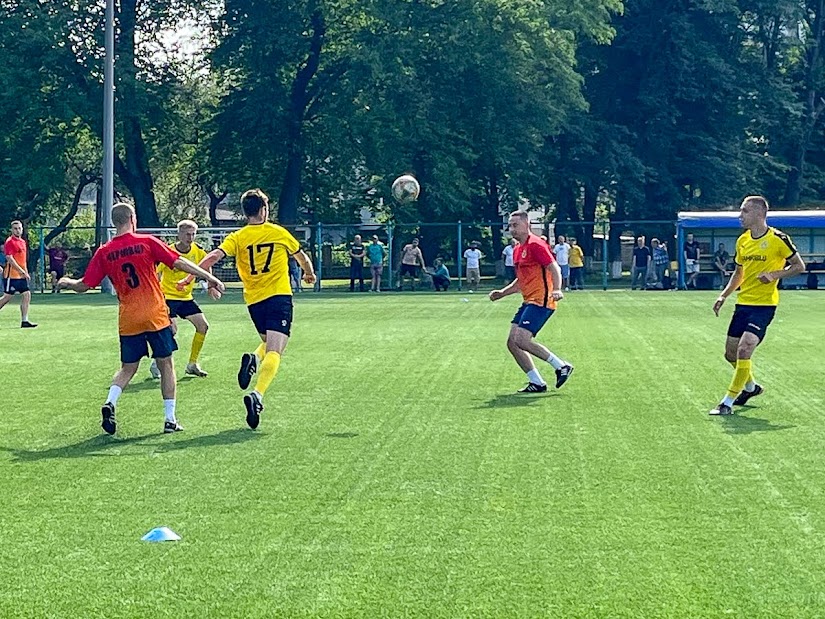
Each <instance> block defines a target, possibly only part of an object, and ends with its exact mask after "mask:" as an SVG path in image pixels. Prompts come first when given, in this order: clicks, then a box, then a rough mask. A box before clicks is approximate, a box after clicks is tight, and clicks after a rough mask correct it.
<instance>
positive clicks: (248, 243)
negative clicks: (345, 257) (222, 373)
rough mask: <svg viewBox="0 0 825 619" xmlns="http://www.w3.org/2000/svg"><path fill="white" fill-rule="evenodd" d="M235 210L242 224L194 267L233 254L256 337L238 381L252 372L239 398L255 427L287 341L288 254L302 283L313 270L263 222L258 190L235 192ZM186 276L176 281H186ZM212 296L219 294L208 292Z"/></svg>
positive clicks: (293, 242)
mask: <svg viewBox="0 0 825 619" xmlns="http://www.w3.org/2000/svg"><path fill="white" fill-rule="evenodd" d="M241 208H243V212H244V214H245V215H246V219H247V224H246V226H244V227H243V228H241V229H240V230H237V231H235V232H233V233H231V234H230V235H229V236H227V237H226V239H225V240H224V242H223V243H221V245H220V247H218V249H215V250H214V251H212V252H211V253H210V254H209V255H208V256H207V257H206V258H205V259H204V260H202V261H201V263H200V266H201V267H202V268H204V269H210V268H212V266H214V265H215V264H217V263H218V262H220V261H221V260H223V259H224V258H225V257H226V256H234V257H235V267H236V268H237V269H238V275H240V278H241V282H243V290H244V293H243V294H244V301H246V304H247V306H248V309H249V315H250V317H251V318H252V322H253V323H254V325H255V328H256V329H257V331H258V334H259V335H260V337H261V340H262V342H261V344H260V345H259V346H258V348H257V349H256V350H255V352H254V353H244V354H243V356H242V357H241V369H240V371H239V372H238V384H239V385H240V387H241V389H244V390H245V389H247V388H248V387H249V383H250V382H251V380H252V376H253V374H255V373H256V372H257V373H258V379H257V381H256V382H255V389H254V390H253V391H251V392H250V393H248V394H246V395H245V396H244V399H243V401H244V406H245V407H246V423H247V424H248V425H249V427H250V428H252V429H253V430H254V429H255V428H257V427H258V424H259V423H260V421H261V413H262V412H263V409H264V405H263V396H264V394H265V393H266V390H267V389H268V388H269V385H270V384H271V383H272V380H273V379H274V378H275V375H276V374H277V373H278V368H279V366H280V365H281V356H282V355H283V354H284V349H285V348H286V345H287V343H288V342H289V333H290V328H291V326H292V287H291V286H290V284H289V266H288V262H289V256H293V257H294V258H295V259H296V260H297V261H298V264H300V266H301V270H303V272H304V281H305V282H306V283H307V284H314V283H315V270H314V269H313V267H312V262H311V261H310V259H309V257H308V256H307V255H306V254H305V253H304V252H303V251H302V250H301V246H300V244H299V243H298V240H297V239H296V238H295V237H294V236H292V234H290V233H289V231H287V230H286V229H284V228H282V227H281V226H278V225H275V224H273V223H270V222H269V221H267V220H268V219H269V198H268V197H267V196H266V194H265V193H264V192H263V191H261V190H260V189H250V190H249V191H247V192H245V193H244V194H243V195H242V196H241ZM190 279H191V278H186V279H185V280H183V281H182V282H180V284H181V285H184V284H187V283H189V282H188V280H190ZM213 297H214V298H217V297H219V294H218V293H213Z"/></svg>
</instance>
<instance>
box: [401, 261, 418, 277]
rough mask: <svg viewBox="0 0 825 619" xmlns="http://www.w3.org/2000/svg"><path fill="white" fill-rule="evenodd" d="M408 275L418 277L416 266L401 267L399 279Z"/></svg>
mask: <svg viewBox="0 0 825 619" xmlns="http://www.w3.org/2000/svg"><path fill="white" fill-rule="evenodd" d="M405 275H409V276H410V277H418V266H416V265H414V264H402V265H401V277H404V276H405Z"/></svg>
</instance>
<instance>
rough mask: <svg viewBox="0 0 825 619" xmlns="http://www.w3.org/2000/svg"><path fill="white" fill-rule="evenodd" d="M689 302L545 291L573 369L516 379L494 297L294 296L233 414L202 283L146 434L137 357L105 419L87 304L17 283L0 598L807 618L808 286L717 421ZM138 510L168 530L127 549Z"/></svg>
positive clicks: (218, 320)
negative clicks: (31, 325)
mask: <svg viewBox="0 0 825 619" xmlns="http://www.w3.org/2000/svg"><path fill="white" fill-rule="evenodd" d="M714 298H715V295H714V293H645V292H636V293H630V292H609V293H602V292H585V293H571V294H569V295H568V298H567V299H565V301H564V302H563V303H562V304H561V305H560V310H559V312H558V313H557V314H556V315H555V316H554V317H553V318H552V319H551V320H550V322H549V323H548V325H547V326H546V327H545V329H544V331H543V332H542V333H541V334H540V336H539V340H540V341H542V342H544V343H545V344H547V345H549V347H550V348H551V349H552V350H554V351H555V352H556V353H557V354H559V355H560V356H562V357H564V358H566V359H569V360H570V361H571V362H572V363H574V364H575V366H576V372H575V373H574V375H573V377H572V378H571V379H570V381H569V382H568V384H567V385H565V387H564V388H563V389H562V390H560V391H557V392H556V391H553V392H552V393H548V394H547V395H546V396H538V397H536V396H532V397H531V396H527V397H524V396H521V397H519V396H514V395H512V392H513V391H514V390H515V389H517V388H519V387H521V386H522V385H523V383H524V375H523V374H522V373H521V372H520V371H519V370H518V368H517V367H516V365H515V363H514V362H513V361H512V359H511V358H510V357H509V355H508V353H507V351H506V348H505V346H504V340H505V338H506V334H507V330H508V322H509V320H510V318H511V317H512V314H513V313H514V311H515V309H516V306H517V300H516V299H515V298H514V297H510V298H509V299H505V300H503V301H500V302H498V303H496V304H493V303H490V302H489V301H487V300H486V298H485V297H483V296H480V295H478V294H476V295H467V296H463V295H462V294H461V293H458V294H449V295H445V296H439V295H433V294H415V295H410V294H403V295H397V294H387V295H380V296H378V295H368V294H365V295H337V296H335V295H332V296H324V295H321V296H314V295H306V296H301V297H299V298H298V299H297V306H296V312H295V314H296V320H295V324H294V329H293V337H292V341H291V343H290V344H289V347H288V349H287V353H286V355H285V357H284V361H283V364H282V366H281V372H280V374H279V375H278V377H277V379H276V381H275V383H274V384H273V386H272V388H271V389H270V391H269V393H268V394H267V398H266V410H265V412H264V416H263V420H262V423H261V427H260V429H259V431H257V432H252V431H250V430H248V429H247V428H246V425H245V423H244V411H243V406H242V403H241V396H242V393H241V391H240V390H239V389H238V386H237V383H236V378H235V375H236V372H237V365H238V361H239V358H240V355H241V353H242V352H244V351H248V350H251V349H252V348H253V347H254V346H255V344H256V335H255V333H254V330H253V328H252V326H251V322H250V321H249V318H248V316H247V314H246V309H245V307H244V306H243V305H241V304H240V303H239V300H238V299H236V300H235V302H232V301H231V300H230V301H229V302H226V301H222V302H221V303H219V304H213V303H207V302H204V304H203V306H204V308H205V310H206V313H207V316H208V318H209V320H210V322H211V324H212V330H211V331H210V333H209V336H208V338H207V340H206V346H205V348H204V352H203V356H202V364H203V366H204V368H205V369H207V370H208V371H209V372H210V376H209V377H208V378H206V379H194V378H189V377H182V374H183V367H184V365H185V362H186V358H187V357H188V350H189V345H190V342H191V334H192V328H191V326H190V325H189V324H188V323H182V327H181V329H180V333H179V337H178V342H179V344H180V346H181V351H180V352H179V353H178V355H177V360H176V366H177V368H178V371H179V373H180V374H181V377H180V379H179V391H178V413H179V418H180V420H181V422H182V423H183V424H184V426H185V427H186V431H185V432H183V433H181V434H177V435H171V436H164V435H163V434H161V428H162V422H163V411H162V403H161V399H160V393H159V389H158V386H157V383H155V382H152V381H151V380H149V379H148V378H147V377H148V364H146V362H145V365H146V367H144V368H142V369H141V373H140V374H139V375H138V377H137V379H136V382H135V383H133V385H132V386H131V387H130V388H129V389H128V390H127V391H126V392H125V393H124V395H123V396H122V397H121V400H120V403H119V408H118V421H119V426H118V427H119V434H118V436H117V437H114V438H112V437H109V436H106V435H103V434H102V433H101V430H100V427H99V422H100V418H99V407H100V405H101V403H102V402H103V399H104V398H105V395H106V391H107V388H108V383H109V380H110V378H111V375H112V373H113V372H114V370H115V369H116V368H117V366H118V353H117V336H116V308H115V306H114V305H113V303H112V301H111V300H110V299H107V298H103V297H101V296H99V295H97V296H87V297H80V296H74V295H60V296H58V297H46V298H44V297H36V298H35V300H34V303H33V307H32V311H31V316H32V319H34V320H35V321H37V322H39V323H40V327H39V328H38V329H36V330H21V329H18V328H17V326H18V320H19V313H18V311H17V308H16V307H11V306H9V307H7V308H6V309H4V310H3V311H2V312H0V342H1V343H0V347H2V360H1V361H0V385H2V389H0V392H2V405H0V408H1V409H2V413H3V414H2V416H0V495H1V496H2V497H3V507H2V508H0V532H2V544H0V572H1V573H2V585H1V586H0V616H2V617H61V618H62V617H72V618H76V617H107V618H115V617H199V618H201V617H216V618H217V617H220V618H234V617H238V618H253V617H398V616H410V617H412V616H416V617H427V618H431V617H539V616H542V617H668V618H670V617H722V616H724V617H743V618H748V619H752V618H755V617H780V616H784V617H817V616H821V615H822V609H823V608H825V571H823V568H822V566H823V563H825V492H824V491H823V488H825V464H823V462H824V460H823V444H825V425H824V424H823V422H822V413H823V389H822V379H821V372H822V367H823V360H825V354H823V352H822V343H823V341H825V338H823V336H825V327H823V320H822V316H823V312H822V308H823V303H825V297H823V296H822V293H816V292H808V291H804V292H796V293H794V292H785V293H784V294H783V298H782V304H781V305H780V308H779V312H778V316H777V319H776V320H775V321H774V323H773V325H772V326H771V328H770V330H769V333H768V337H767V339H766V342H765V343H764V344H763V346H761V347H760V349H759V350H758V352H757V354H756V356H755V360H754V365H755V372H756V375H757V380H759V381H760V382H762V383H763V384H764V385H765V387H766V393H765V395H764V396H762V397H759V398H756V399H754V400H753V405H754V406H753V407H749V408H746V409H740V411H739V414H738V415H737V416H735V417H733V418H725V419H717V418H709V417H708V415H707V414H706V413H707V410H708V409H709V408H711V407H712V406H713V405H714V404H716V403H717V402H718V400H719V398H720V397H721V395H722V394H723V393H724V391H725V388H726V387H727V384H728V381H729V379H730V375H731V370H730V367H729V366H728V365H727V364H726V363H725V361H724V359H723V358H722V347H723V342H724V337H725V330H726V327H727V322H728V319H729V317H730V313H731V311H732V309H733V308H732V304H731V306H729V307H726V308H725V309H724V317H723V318H719V319H717V318H715V317H714V316H713V313H712V311H711V305H712V302H713V299H714ZM462 299H467V301H466V302H465V301H463V300H462ZM541 369H542V371H543V374H544V375H545V377H546V378H547V379H550V378H551V377H552V369H551V368H550V367H549V366H542V368H541ZM161 525H167V526H169V527H171V528H172V529H173V530H175V531H176V532H177V533H179V534H180V535H181V536H182V537H183V539H182V541H180V542H176V543H166V544H150V543H144V542H141V541H140V537H141V536H142V535H143V534H144V533H146V532H147V531H148V530H149V529H151V528H153V527H156V526H161Z"/></svg>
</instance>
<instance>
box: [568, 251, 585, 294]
mask: <svg viewBox="0 0 825 619" xmlns="http://www.w3.org/2000/svg"><path fill="white" fill-rule="evenodd" d="M570 290H584V251H583V250H582V248H581V245H579V243H578V241H577V240H576V239H575V238H571V239H570Z"/></svg>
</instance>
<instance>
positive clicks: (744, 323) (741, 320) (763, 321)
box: [728, 303, 776, 342]
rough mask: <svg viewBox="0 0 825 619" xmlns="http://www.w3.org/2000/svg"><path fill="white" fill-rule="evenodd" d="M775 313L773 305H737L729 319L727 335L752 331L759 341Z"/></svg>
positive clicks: (734, 335) (739, 334)
mask: <svg viewBox="0 0 825 619" xmlns="http://www.w3.org/2000/svg"><path fill="white" fill-rule="evenodd" d="M774 315H776V306H775V305H739V304H738V303H737V305H736V309H735V310H734V311H733V318H731V319H730V326H729V327H728V337H742V335H743V334H744V333H746V332H747V333H753V334H754V335H755V336H756V337H758V338H759V341H760V342H761V341H762V339H763V338H764V337H765V332H766V331H767V330H768V325H770V324H771V322H772V321H773V317H774Z"/></svg>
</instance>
